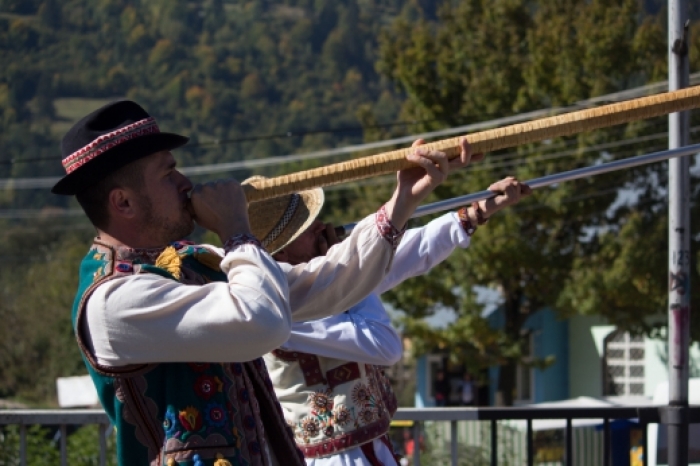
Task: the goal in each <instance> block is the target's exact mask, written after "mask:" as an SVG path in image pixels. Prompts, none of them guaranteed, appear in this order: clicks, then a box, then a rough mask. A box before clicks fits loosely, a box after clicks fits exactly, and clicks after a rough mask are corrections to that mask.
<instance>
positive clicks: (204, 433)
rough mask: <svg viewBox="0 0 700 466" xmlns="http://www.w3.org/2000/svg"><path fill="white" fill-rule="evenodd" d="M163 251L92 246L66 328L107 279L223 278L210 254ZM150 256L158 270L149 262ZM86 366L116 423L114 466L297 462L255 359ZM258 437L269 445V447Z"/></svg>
mask: <svg viewBox="0 0 700 466" xmlns="http://www.w3.org/2000/svg"><path fill="white" fill-rule="evenodd" d="M167 249H168V251H169V252H168V254H167V258H166V259H167V260H165V259H163V258H164V257H165V256H163V255H162V253H163V248H160V249H149V250H134V249H127V248H114V247H112V246H109V245H106V244H102V243H99V242H96V243H95V244H94V245H93V248H92V249H91V250H90V251H89V253H88V255H87V256H86V258H85V260H84V267H81V290H83V291H80V290H79V294H78V297H77V298H76V305H75V306H74V310H73V315H74V319H75V320H74V326H75V327H76V328H78V324H77V323H76V322H78V320H79V316H80V315H81V311H82V309H84V303H85V302H86V299H84V297H87V296H89V293H88V292H86V291H84V290H90V289H94V287H95V286H97V284H98V283H101V282H103V281H105V280H108V279H112V278H116V277H120V276H129V275H133V274H137V273H143V272H151V273H157V274H158V275H161V276H163V277H166V278H169V279H173V278H175V277H176V276H178V277H179V278H180V281H181V282H182V283H185V282H188V283H189V284H202V283H207V282H211V281H217V280H225V278H226V277H225V275H224V274H223V273H222V272H221V270H220V269H219V267H218V263H219V261H220V258H219V259H218V261H217V259H216V257H219V256H218V255H216V254H215V253H214V252H212V251H210V250H208V249H206V248H204V247H201V246H193V245H190V244H187V243H175V244H173V246H172V247H169V248H167ZM173 252H175V254H174V255H173ZM158 257H161V259H162V260H161V261H160V262H159V264H158V265H159V266H160V267H156V266H155V265H152V264H154V263H155V262H156V260H157V258H158ZM86 264H87V265H86ZM91 287H92V288H91ZM79 341H80V338H79ZM84 348H85V346H84V345H82V346H81V349H84ZM86 363H87V364H88V369H89V370H90V371H91V376H92V377H93V380H94V381H95V384H96V387H97V389H98V394H99V395H100V398H101V400H102V402H103V404H105V409H106V410H107V412H108V414H109V415H110V419H111V420H112V422H113V423H114V424H115V426H117V435H118V440H117V442H118V454H119V461H120V464H143V463H144V462H145V461H148V463H149V464H152V465H162V464H168V465H178V464H188V465H192V466H204V464H205V462H206V464H212V463H211V462H212V461H214V464H218V465H226V466H228V465H236V466H238V465H246V466H263V465H265V466H267V465H268V464H270V461H271V459H270V455H269V454H268V451H270V450H272V451H274V453H275V455H276V456H277V457H278V458H285V461H286V462H285V464H294V465H299V466H301V465H303V457H302V456H301V452H300V451H299V450H298V449H297V448H296V446H295V445H294V442H293V435H292V434H291V432H290V431H289V429H288V427H287V426H286V423H285V421H284V417H283V415H282V412H281V408H280V406H279V404H278V403H277V400H276V398H275V396H274V392H273V390H272V383H271V382H270V380H269V376H268V374H267V370H266V367H265V365H264V363H263V362H262V359H257V360H255V361H250V362H246V363H225V364H222V363H167V364H152V365H148V366H144V368H143V369H141V368H137V369H138V371H136V370H135V369H134V370H132V371H131V372H125V371H122V372H120V371H117V370H112V369H109V370H108V369H105V368H103V367H102V366H99V367H97V366H95V365H93V363H92V362H90V361H88V360H86ZM98 371H99V372H98ZM260 403H264V406H265V410H264V411H261V409H260ZM129 425H131V426H133V427H134V429H130V428H129ZM266 435H270V436H271V438H275V440H276V442H275V443H274V444H272V445H270V449H269V450H268V448H267V446H266V444H265V436H266Z"/></svg>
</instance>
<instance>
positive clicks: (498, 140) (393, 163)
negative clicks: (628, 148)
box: [244, 86, 700, 202]
mask: <svg viewBox="0 0 700 466" xmlns="http://www.w3.org/2000/svg"><path fill="white" fill-rule="evenodd" d="M697 107H700V86H694V87H689V88H686V89H681V90H678V91H673V92H667V93H663V94H657V95H653V96H648V97H641V98H638V99H633V100H628V101H625V102H619V103H615V104H610V105H604V106H600V107H596V108H590V109H586V110H579V111H576V112H571V113H566V114H563V115H557V116H553V117H547V118H542V119H539V120H533V121H529V122H526V123H518V124H516V125H511V126H504V127H502V128H495V129H490V130H487V131H481V132H479V133H474V134H469V135H466V137H467V138H468V140H469V144H470V145H471V147H472V151H473V152H474V153H480V152H483V153H486V152H493V151H496V150H500V149H505V148H508V147H514V146H517V145H520V144H527V143H531V142H537V141H543V140H546V139H552V138H556V137H561V136H569V135H572V134H576V133H582V132H585V131H592V130H595V129H599V128H605V127H608V126H614V125H619V124H623V123H628V122H630V121H635V120H643V119H646V118H652V117H656V116H661V115H667V114H669V113H674V112H680V111H683V110H689V109H692V108H697ZM463 137H465V136H458V137H454V138H450V139H443V140H441V141H436V142H431V143H429V144H425V145H423V146H421V147H425V148H427V149H431V150H440V151H443V152H445V153H446V154H447V156H448V157H449V158H450V159H452V158H454V157H457V156H458V155H459V142H460V140H461V139H462V138H463ZM410 150H412V149H411V148H405V149H399V150H394V151H391V152H384V153H382V154H378V155H372V156H369V157H362V158H358V159H353V160H349V161H347V162H341V163H336V164H332V165H327V166H325V167H320V168H314V169H312V170H305V171H301V172H297V173H291V174H289V175H283V176H278V177H275V178H266V179H264V180H256V181H254V182H252V183H251V184H247V185H244V188H245V193H246V197H247V198H248V201H251V202H252V201H262V200H265V199H270V198H273V197H277V196H284V195H286V194H291V193H294V192H299V191H303V190H305V189H311V188H317V187H323V186H330V185H333V184H338V183H346V182H349V181H354V180H360V179H363V178H369V177H372V176H377V175H385V174H388V173H393V172H396V171H398V170H401V169H403V168H408V167H410V166H411V165H412V164H411V163H409V162H408V161H406V153H407V152H408V151H410Z"/></svg>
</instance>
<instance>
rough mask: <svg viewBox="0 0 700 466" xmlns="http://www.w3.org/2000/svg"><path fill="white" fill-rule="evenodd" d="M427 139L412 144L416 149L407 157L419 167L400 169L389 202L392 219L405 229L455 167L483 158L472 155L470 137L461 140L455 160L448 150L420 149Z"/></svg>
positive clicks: (387, 207)
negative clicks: (423, 202)
mask: <svg viewBox="0 0 700 466" xmlns="http://www.w3.org/2000/svg"><path fill="white" fill-rule="evenodd" d="M423 142H424V141H423V140H422V139H419V140H417V141H415V142H414V143H413V145H412V147H414V148H416V149H415V150H414V151H412V152H410V153H409V154H408V155H407V156H406V160H408V161H410V162H414V163H415V164H417V165H418V167H412V168H406V169H404V170H401V171H399V172H398V174H397V180H398V186H397V187H396V191H395V192H394V195H393V196H392V198H391V199H390V200H389V202H387V204H386V211H387V215H388V217H389V220H390V221H391V223H393V224H394V225H395V226H396V227H397V228H402V227H403V226H404V225H405V224H406V223H407V222H408V220H409V219H410V218H411V215H412V214H413V212H414V211H415V210H416V208H417V207H418V206H419V205H420V204H421V202H422V201H423V200H424V199H425V198H426V197H427V196H428V195H429V194H430V193H431V192H433V190H434V189H435V188H436V187H437V186H438V185H439V184H440V183H442V182H443V181H444V180H445V179H446V178H447V174H448V173H449V172H450V171H451V170H453V169H457V168H462V167H466V166H467V165H469V163H470V162H472V161H478V160H481V159H482V158H483V154H476V155H474V156H472V154H471V149H470V147H469V143H468V142H467V140H466V139H463V140H462V141H461V144H460V147H461V151H460V156H459V157H457V158H455V159H453V160H448V158H447V155H446V154H445V153H444V152H440V151H430V150H427V149H423V148H420V147H419V146H420V145H422V144H423Z"/></svg>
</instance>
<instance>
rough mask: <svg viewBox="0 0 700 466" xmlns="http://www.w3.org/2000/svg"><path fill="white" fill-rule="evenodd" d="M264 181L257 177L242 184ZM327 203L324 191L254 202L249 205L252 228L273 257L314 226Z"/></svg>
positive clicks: (315, 190) (304, 192)
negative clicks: (324, 203)
mask: <svg viewBox="0 0 700 466" xmlns="http://www.w3.org/2000/svg"><path fill="white" fill-rule="evenodd" d="M261 179H265V177H264V176H253V177H250V178H248V179H247V180H245V181H244V182H243V183H242V184H249V183H250V182H251V181H254V180H261ZM323 200H324V197H323V189H321V188H314V189H309V190H306V191H302V192H300V193H294V194H288V195H286V196H281V197H275V198H272V199H266V200H264V201H257V202H251V203H250V204H249V205H248V216H249V218H250V228H251V230H252V231H253V234H254V235H255V236H256V237H257V238H258V239H259V240H260V242H261V243H262V245H263V247H264V248H265V249H266V250H267V251H268V252H269V253H270V254H274V253H276V252H279V251H280V250H282V249H284V248H285V246H287V245H288V244H289V243H291V242H292V241H294V240H295V239H296V238H297V237H298V236H299V235H300V234H302V233H303V232H304V231H306V229H307V228H309V227H310V226H311V224H312V223H313V222H314V220H316V217H317V216H318V214H319V212H320V211H321V207H323Z"/></svg>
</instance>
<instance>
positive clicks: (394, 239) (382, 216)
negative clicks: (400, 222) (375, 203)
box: [375, 205, 406, 249]
mask: <svg viewBox="0 0 700 466" xmlns="http://www.w3.org/2000/svg"><path fill="white" fill-rule="evenodd" d="M375 219H376V223H377V229H378V230H379V234H380V235H382V237H383V238H384V239H385V240H387V241H388V242H389V244H391V247H392V248H394V249H396V248H397V247H398V245H399V243H400V242H401V238H403V234H404V233H405V232H406V225H404V227H403V228H402V229H401V230H399V229H398V228H396V226H394V224H393V223H391V221H390V220H389V217H388V216H387V213H386V205H383V206H382V207H381V208H380V209H379V210H378V211H377V215H376V217H375Z"/></svg>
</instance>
